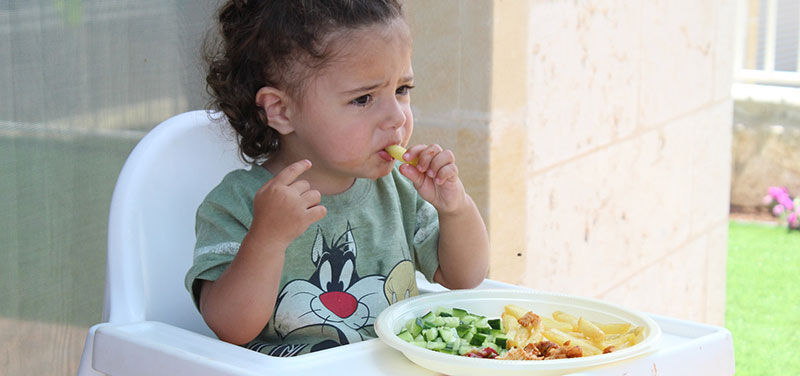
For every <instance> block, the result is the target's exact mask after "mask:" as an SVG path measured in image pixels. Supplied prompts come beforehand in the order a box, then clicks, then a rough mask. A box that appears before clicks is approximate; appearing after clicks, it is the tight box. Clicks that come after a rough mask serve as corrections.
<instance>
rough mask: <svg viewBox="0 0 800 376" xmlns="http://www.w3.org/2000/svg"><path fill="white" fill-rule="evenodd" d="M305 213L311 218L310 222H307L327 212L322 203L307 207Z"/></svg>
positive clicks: (318, 218) (314, 220)
mask: <svg viewBox="0 0 800 376" xmlns="http://www.w3.org/2000/svg"><path fill="white" fill-rule="evenodd" d="M306 214H308V216H309V219H310V220H311V222H309V224H310V223H314V222H316V221H319V220H320V219H322V218H324V217H325V215H327V214H328V209H327V208H326V207H324V206H322V205H316V206H312V207H310V208H308V210H306Z"/></svg>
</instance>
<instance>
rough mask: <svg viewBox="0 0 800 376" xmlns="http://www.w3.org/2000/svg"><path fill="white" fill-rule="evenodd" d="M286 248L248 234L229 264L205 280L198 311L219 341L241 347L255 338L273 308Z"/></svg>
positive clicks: (267, 320) (265, 323) (268, 318)
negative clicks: (217, 274) (215, 275)
mask: <svg viewBox="0 0 800 376" xmlns="http://www.w3.org/2000/svg"><path fill="white" fill-rule="evenodd" d="M285 250H286V246H285V245H283V244H275V243H269V242H262V241H261V240H260V239H259V237H258V236H256V235H254V234H252V232H251V233H248V235H247V236H245V238H244V240H243V241H242V244H241V246H240V247H239V252H238V253H237V255H236V257H235V258H234V260H233V262H232V263H231V265H230V266H229V267H228V269H226V270H225V272H224V273H223V274H222V275H221V276H220V277H219V278H218V279H217V280H216V281H214V282H210V281H205V282H204V285H203V289H202V292H201V296H200V312H201V314H202V315H203V319H205V321H206V323H207V324H208V326H209V328H211V330H212V331H214V333H215V334H216V335H217V337H219V339H221V340H223V341H226V342H230V343H233V344H237V345H241V344H245V343H247V342H249V341H251V340H252V339H253V338H255V337H256V336H257V335H258V333H260V332H261V330H263V329H264V327H265V326H266V325H267V322H269V320H270V317H271V315H272V312H273V310H274V308H275V301H276V299H277V295H278V287H279V284H280V278H281V269H282V268H283V262H284V252H285Z"/></svg>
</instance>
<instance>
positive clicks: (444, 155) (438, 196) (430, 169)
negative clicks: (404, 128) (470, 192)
mask: <svg viewBox="0 0 800 376" xmlns="http://www.w3.org/2000/svg"><path fill="white" fill-rule="evenodd" d="M414 158H419V161H418V162H417V166H416V167H415V166H413V165H410V164H403V165H401V166H400V173H402V174H403V176H405V177H407V178H408V179H409V180H411V182H412V183H414V188H416V189H417V191H418V192H419V195H420V196H421V197H422V198H423V199H425V201H428V202H430V203H431V204H432V205H433V206H434V207H435V208H436V210H437V211H438V212H439V213H440V214H449V213H453V212H456V211H458V210H459V209H461V208H462V207H464V205H465V204H466V202H467V200H466V199H465V196H466V192H465V191H464V184H462V183H461V179H459V178H458V167H456V163H455V162H456V158H455V155H454V154H453V152H452V151H450V150H446V149H442V147H441V146H439V145H437V144H431V145H425V144H420V145H414V146H411V147H410V148H408V150H407V151H406V154H405V157H404V159H405V160H407V161H410V160H413V159H414Z"/></svg>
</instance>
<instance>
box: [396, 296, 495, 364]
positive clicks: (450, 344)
mask: <svg viewBox="0 0 800 376" xmlns="http://www.w3.org/2000/svg"><path fill="white" fill-rule="evenodd" d="M397 336H398V337H399V338H401V339H402V340H404V341H406V342H409V343H411V344H413V345H414V346H419V347H424V348H427V349H430V350H434V351H438V352H443V353H447V354H455V355H464V354H466V353H468V352H471V351H473V350H478V349H484V348H487V347H489V348H492V349H494V350H495V351H497V352H498V353H500V354H505V352H506V351H507V350H506V345H507V341H508V339H507V338H506V334H505V333H504V332H503V331H502V324H501V321H500V319H489V318H486V317H484V316H480V315H475V314H472V313H469V312H467V311H466V310H464V309H461V308H446V307H438V308H436V309H435V310H433V311H428V312H427V313H425V315H423V316H420V317H416V318H412V319H410V320H408V321H406V323H405V326H404V327H402V328H401V329H400V332H399V333H398V334H397Z"/></svg>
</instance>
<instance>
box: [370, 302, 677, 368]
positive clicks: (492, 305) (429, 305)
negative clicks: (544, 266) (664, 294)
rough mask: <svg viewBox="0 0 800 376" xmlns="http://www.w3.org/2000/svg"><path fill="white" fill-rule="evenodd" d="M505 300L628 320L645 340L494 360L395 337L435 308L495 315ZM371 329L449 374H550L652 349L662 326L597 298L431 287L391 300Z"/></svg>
mask: <svg viewBox="0 0 800 376" xmlns="http://www.w3.org/2000/svg"><path fill="white" fill-rule="evenodd" d="M506 304H516V305H518V306H521V307H523V308H525V309H529V310H531V311H533V312H534V313H536V314H539V315H543V316H550V315H551V314H552V313H553V311H557V310H560V311H564V312H566V313H569V314H572V315H573V316H579V317H584V318H586V319H588V320H593V321H596V322H600V323H631V324H633V325H636V326H642V327H644V340H643V341H642V342H640V343H638V344H636V345H635V346H631V347H629V348H626V349H622V350H618V351H615V352H612V353H609V354H603V355H595V356H588V357H584V358H572V359H552V360H495V359H477V358H468V357H464V356H457V355H451V354H444V353H440V352H436V351H433V350H428V349H424V348H421V347H418V346H414V345H412V344H410V343H408V342H406V341H403V340H402V339H400V338H398V337H397V335H396V333H399V332H400V330H401V329H402V327H403V326H404V325H405V323H406V322H407V321H408V320H409V319H411V318H413V317H419V316H422V315H424V314H425V313H427V312H428V311H432V310H434V309H436V307H439V306H442V307H449V308H452V307H457V308H462V309H466V310H467V311H469V312H471V313H476V314H480V315H484V316H486V317H491V318H499V317H500V315H501V314H502V312H503V307H504V306H505V305H506ZM375 332H376V333H377V334H378V337H380V339H381V340H382V341H383V342H384V343H385V344H387V345H389V346H391V347H393V348H395V349H397V350H399V351H401V352H402V353H403V354H404V355H405V356H406V357H407V358H408V359H409V360H411V361H412V362H414V363H416V364H418V365H420V366H422V367H425V368H427V369H430V370H433V371H436V372H441V373H444V374H448V375H480V376H487V375H499V374H503V375H517V374H526V375H531V374H535V375H551V374H564V373H570V372H577V371H580V370H584V369H587V368H591V367H596V366H601V365H606V364H609V363H614V362H619V361H623V360H625V359H629V358H632V357H635V356H639V355H643V354H646V353H648V352H650V351H652V350H654V348H655V345H656V344H657V343H658V341H659V340H660V339H661V328H659V326H658V324H656V322H655V321H653V319H651V318H650V317H648V316H646V315H644V314H642V313H638V312H635V311H631V310H628V309H625V308H622V307H619V306H617V305H614V304H610V303H605V302H602V301H600V300H596V299H589V298H581V297H576V296H570V295H563V294H557V293H547V292H540V291H518V290H457V291H448V292H441V293H430V294H423V295H420V296H416V297H413V298H410V299H406V300H403V301H400V302H398V303H395V304H393V305H391V306H389V308H387V309H385V310H384V311H383V312H381V314H380V315H378V318H377V319H376V320H375Z"/></svg>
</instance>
